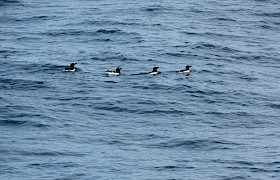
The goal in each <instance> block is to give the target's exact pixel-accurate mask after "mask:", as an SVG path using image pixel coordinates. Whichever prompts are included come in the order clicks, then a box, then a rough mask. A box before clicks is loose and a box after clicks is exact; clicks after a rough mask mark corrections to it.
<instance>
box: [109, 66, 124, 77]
mask: <svg viewBox="0 0 280 180" xmlns="http://www.w3.org/2000/svg"><path fill="white" fill-rule="evenodd" d="M121 69H122V68H120V67H117V68H116V71H111V70H107V71H106V73H107V75H120V74H121Z"/></svg>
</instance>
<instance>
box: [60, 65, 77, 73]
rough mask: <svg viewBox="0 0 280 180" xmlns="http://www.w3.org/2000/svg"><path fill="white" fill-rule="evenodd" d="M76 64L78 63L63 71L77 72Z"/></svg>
mask: <svg viewBox="0 0 280 180" xmlns="http://www.w3.org/2000/svg"><path fill="white" fill-rule="evenodd" d="M76 64H77V63H71V64H70V66H69V67H66V68H65V69H63V71H65V72H75V71H76V68H75V65H76Z"/></svg>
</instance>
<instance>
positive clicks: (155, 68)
mask: <svg viewBox="0 0 280 180" xmlns="http://www.w3.org/2000/svg"><path fill="white" fill-rule="evenodd" d="M158 68H159V67H154V68H153V70H152V71H151V72H148V73H146V74H160V73H161V72H158V71H157V69H158Z"/></svg>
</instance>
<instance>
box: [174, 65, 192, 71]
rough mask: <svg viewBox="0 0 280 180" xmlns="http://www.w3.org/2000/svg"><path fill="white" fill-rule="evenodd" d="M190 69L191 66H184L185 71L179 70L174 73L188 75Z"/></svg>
mask: <svg viewBox="0 0 280 180" xmlns="http://www.w3.org/2000/svg"><path fill="white" fill-rule="evenodd" d="M190 67H192V66H190V65H186V67H185V69H183V70H180V71H176V72H178V73H190V72H191V70H190Z"/></svg>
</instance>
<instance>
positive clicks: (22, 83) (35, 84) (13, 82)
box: [0, 78, 48, 91]
mask: <svg viewBox="0 0 280 180" xmlns="http://www.w3.org/2000/svg"><path fill="white" fill-rule="evenodd" d="M0 84H1V88H2V89H4V90H22V91H30V90H37V89H40V88H47V87H48V86H46V85H45V83H44V82H43V81H32V80H25V79H6V78H0Z"/></svg>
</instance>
